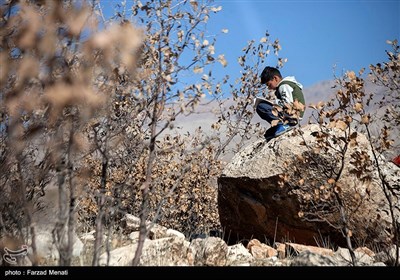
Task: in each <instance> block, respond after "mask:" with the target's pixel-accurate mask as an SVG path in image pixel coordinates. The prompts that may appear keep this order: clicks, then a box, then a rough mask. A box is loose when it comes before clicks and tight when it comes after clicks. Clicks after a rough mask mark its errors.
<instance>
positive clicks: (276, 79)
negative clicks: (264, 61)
mask: <svg viewBox="0 0 400 280" xmlns="http://www.w3.org/2000/svg"><path fill="white" fill-rule="evenodd" d="M260 78H261V83H262V84H265V85H267V87H268V89H276V87H277V86H278V84H279V83H280V81H281V80H282V75H281V72H279V70H278V69H276V68H274V67H270V66H267V67H265V68H264V70H263V71H262V73H261V76H260Z"/></svg>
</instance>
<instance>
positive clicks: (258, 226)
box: [218, 125, 400, 246]
mask: <svg viewBox="0 0 400 280" xmlns="http://www.w3.org/2000/svg"><path fill="white" fill-rule="evenodd" d="M317 133H319V127H318V126H317V125H309V126H305V127H302V128H301V129H300V130H299V129H296V130H292V131H290V132H287V133H286V134H283V135H281V136H279V137H278V138H275V139H272V140H271V141H269V142H266V141H265V140H264V139H260V140H257V141H255V142H253V143H252V144H250V145H249V146H247V147H245V148H244V149H243V150H242V151H241V152H239V153H238V154H236V155H235V156H234V157H233V158H232V160H231V162H230V163H229V164H228V165H227V166H226V167H225V169H224V171H223V173H222V175H221V176H220V177H219V178H218V207H219V216H220V220H221V225H222V227H223V229H224V238H225V240H227V242H228V244H234V243H237V242H239V241H243V240H244V241H246V240H247V241H248V240H250V239H253V238H257V239H259V240H261V241H268V242H270V243H274V242H296V243H302V244H307V245H318V243H319V244H321V243H322V242H327V241H328V242H333V243H334V244H336V245H339V246H345V238H344V237H343V235H342V234H341V232H340V230H335V229H334V228H333V227H332V226H331V225H335V226H339V228H340V225H341V224H342V219H341V216H340V215H339V214H338V213H339V208H338V207H337V203H336V202H337V201H335V196H334V195H332V194H333V192H332V191H330V192H331V197H329V198H327V197H325V196H326V195H327V193H328V192H327V190H329V188H333V187H338V186H340V193H339V194H340V197H341V199H342V202H343V203H344V204H345V206H346V209H345V210H346V218H347V219H348V224H349V225H350V230H351V231H352V233H353V238H358V240H359V241H362V242H365V243H381V242H383V243H384V242H388V239H389V237H390V229H391V219H390V217H389V216H388V213H389V212H387V201H386V200H385V196H384V193H383V191H382V186H381V182H380V180H379V179H378V175H377V172H376V170H375V169H374V167H373V165H372V164H370V166H367V168H368V169H367V170H366V171H365V174H361V176H360V174H356V173H355V172H353V171H354V169H355V166H354V164H356V163H355V162H357V157H358V156H361V155H365V154H368V155H369V156H370V159H372V154H371V150H370V145H369V142H368V140H367V138H366V137H365V136H364V135H362V134H357V135H356V137H354V139H353V143H356V145H349V146H348V147H347V149H348V150H347V152H346V155H345V157H344V161H343V171H342V173H341V176H340V179H339V180H338V181H337V182H335V183H336V185H334V186H329V183H328V180H329V179H330V178H332V177H334V174H335V172H338V170H340V168H341V163H342V161H341V160H340V153H338V152H337V149H338V148H340V146H339V144H340V143H339V144H337V143H336V144H335V142H333V141H332V143H331V144H332V146H331V147H330V148H327V149H325V150H324V149H321V148H320V147H319V146H318V145H319V144H318V141H317V138H316V137H315V135H316V134H317ZM330 133H331V134H332V135H333V137H334V138H336V139H338V138H339V137H341V133H342V132H341V131H336V130H332V131H331V132H330ZM332 139H333V138H332ZM305 144H306V145H305ZM299 159H302V160H299ZM371 162H372V161H371ZM381 168H382V170H383V172H385V174H388V175H390V180H391V184H392V186H393V187H396V186H397V188H398V187H399V185H400V179H399V178H400V172H399V171H400V169H399V168H398V167H397V166H395V165H394V164H393V163H391V162H390V161H388V162H383V163H382V165H381ZM367 175H368V176H367ZM331 190H332V189H331ZM311 203H313V205H315V206H316V207H319V208H318V209H319V210H318V211H319V212H318V215H317V216H315V215H314V216H312V215H311V214H312V211H310V212H309V213H306V214H308V216H307V217H308V220H306V219H305V217H306V216H303V212H304V209H309V210H310V209H312V208H310V205H311ZM394 205H395V210H396V207H397V209H398V206H399V202H398V201H394ZM315 209H316V208H315ZM396 211H397V210H396ZM397 217H399V215H398V212H397ZM312 218H314V219H312ZM353 240H354V239H353Z"/></svg>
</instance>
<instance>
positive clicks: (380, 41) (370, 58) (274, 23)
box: [209, 0, 400, 87]
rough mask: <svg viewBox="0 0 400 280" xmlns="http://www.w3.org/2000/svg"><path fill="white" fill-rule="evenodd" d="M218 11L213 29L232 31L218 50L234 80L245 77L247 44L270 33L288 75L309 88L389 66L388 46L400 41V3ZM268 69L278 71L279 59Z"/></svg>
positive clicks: (226, 6) (323, 1)
mask: <svg viewBox="0 0 400 280" xmlns="http://www.w3.org/2000/svg"><path fill="white" fill-rule="evenodd" d="M215 5H217V6H222V11H221V12H220V13H218V14H217V15H215V16H214V17H212V18H211V20H210V22H209V28H210V29H211V30H215V32H217V29H218V28H221V29H222V28H227V29H228V30H229V32H228V33H227V34H224V36H219V37H218V38H219V39H218V41H217V45H216V47H217V51H218V52H222V53H225V57H226V58H227V60H228V62H229V65H228V66H227V67H226V68H224V71H226V72H228V73H230V74H234V73H237V72H238V71H240V68H239V67H238V66H237V62H236V61H237V57H239V56H240V55H241V54H242V53H241V49H242V48H243V47H244V46H245V45H246V44H247V41H249V40H252V39H254V40H258V39H260V38H261V37H263V36H264V34H265V32H266V31H267V30H268V33H269V34H270V40H272V41H273V40H275V39H279V41H280V45H281V46H282V50H281V51H280V53H279V55H280V56H281V57H286V58H287V59H288V61H287V63H286V64H285V65H284V67H283V68H282V69H281V72H282V74H283V75H284V76H292V75H293V76H295V77H296V78H297V80H298V81H300V82H301V83H302V84H303V85H304V86H306V87H307V86H311V85H313V84H315V83H317V82H319V81H324V80H332V79H334V75H333V74H334V73H335V74H337V75H341V74H342V73H343V71H347V70H354V71H356V72H358V70H360V69H361V68H362V67H366V68H368V66H369V64H375V63H378V62H383V61H387V56H386V53H385V50H390V46H389V45H388V44H387V43H386V40H393V39H398V40H399V39H400V0H396V1H393V0H392V1H385V0H380V1H369V0H357V1H347V0H336V1H328V0H320V1H312V0H309V1H305V0H299V1H293V0H292V1H289V0H281V1H272V0H246V1H240V0H225V1H215ZM267 64H269V65H272V66H275V65H276V58H275V56H274V55H269V56H268V58H267ZM335 65H336V68H335V69H334V66H335ZM234 76H237V75H236V74H235V75H234Z"/></svg>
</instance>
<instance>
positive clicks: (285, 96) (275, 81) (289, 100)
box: [255, 66, 305, 141]
mask: <svg viewBox="0 0 400 280" xmlns="http://www.w3.org/2000/svg"><path fill="white" fill-rule="evenodd" d="M260 78H261V83H262V84H265V85H267V87H268V89H269V90H275V96H276V100H275V103H276V104H272V103H270V102H267V101H264V100H262V98H261V99H260V98H257V99H256V101H255V106H256V111H257V114H258V115H259V116H260V117H261V118H262V119H263V120H266V121H267V122H269V123H270V124H271V123H272V122H273V121H274V120H276V121H277V122H278V123H277V125H273V124H272V126H271V127H270V128H269V129H268V130H267V131H266V132H265V134H264V137H265V139H266V140H267V141H268V140H270V139H272V138H274V137H277V136H279V135H281V134H283V133H285V132H286V131H289V130H290V129H292V128H293V127H294V126H295V125H296V124H297V123H298V120H299V119H301V118H302V117H303V115H304V108H305V100H304V94H303V86H302V84H300V83H299V82H297V81H296V79H295V77H293V76H289V77H285V78H282V75H281V73H280V71H279V70H278V69H277V68H274V67H270V66H267V67H265V68H264V70H263V71H262V73H261V76H260ZM274 107H275V114H274V113H273V109H274Z"/></svg>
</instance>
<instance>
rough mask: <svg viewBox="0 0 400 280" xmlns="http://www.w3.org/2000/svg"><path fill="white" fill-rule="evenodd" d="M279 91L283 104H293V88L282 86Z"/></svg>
mask: <svg viewBox="0 0 400 280" xmlns="http://www.w3.org/2000/svg"><path fill="white" fill-rule="evenodd" d="M278 90H279V93H280V94H281V98H282V101H283V103H293V94H292V92H293V88H292V87H291V86H289V85H287V84H284V85H281V86H280V87H279V89H278Z"/></svg>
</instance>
